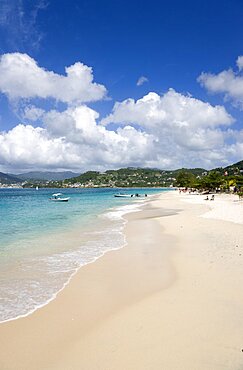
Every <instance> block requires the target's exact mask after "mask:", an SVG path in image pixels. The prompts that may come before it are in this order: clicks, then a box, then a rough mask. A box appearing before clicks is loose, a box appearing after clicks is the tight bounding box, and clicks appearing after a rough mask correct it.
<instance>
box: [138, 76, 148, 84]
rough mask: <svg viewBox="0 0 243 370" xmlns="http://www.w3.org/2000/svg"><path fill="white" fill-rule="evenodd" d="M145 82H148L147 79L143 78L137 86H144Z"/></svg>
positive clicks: (140, 78)
mask: <svg viewBox="0 0 243 370" xmlns="http://www.w3.org/2000/svg"><path fill="white" fill-rule="evenodd" d="M145 82H148V79H147V77H144V76H141V77H139V79H138V81H137V86H142V85H143V84H144V83H145Z"/></svg>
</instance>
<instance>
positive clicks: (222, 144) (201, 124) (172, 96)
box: [102, 89, 233, 168]
mask: <svg viewBox="0 0 243 370" xmlns="http://www.w3.org/2000/svg"><path fill="white" fill-rule="evenodd" d="M109 123H116V124H118V125H128V124H132V125H138V126H139V127H140V128H141V129H143V130H144V131H145V132H146V133H148V134H150V135H152V136H153V137H154V138H156V144H154V149H153V151H154V152H155V153H156V156H157V162H156V161H155V162H154V165H156V166H161V165H163V163H164V160H166V164H167V168H168V167H171V168H175V167H180V166H185V165H188V166H206V167H207V168H208V167H210V166H213V165H214V164H218V163H219V162H220V160H221V161H222V160H223V159H224V158H225V150H226V148H227V147H228V145H227V142H226V141H227V140H226V139H227V135H226V133H227V130H226V127H227V126H229V125H231V124H232V123H233V118H232V117H231V116H230V115H229V114H228V113H227V111H226V110H225V108H224V107H222V106H212V105H210V104H209V103H205V102H202V101H200V100H198V99H195V98H192V97H191V96H186V95H182V94H180V93H177V92H176V91H174V90H172V89H170V90H169V91H168V92H167V93H165V94H164V95H162V96H159V95H158V94H156V93H149V94H148V95H146V96H144V97H143V98H141V99H139V100H137V101H135V100H134V99H127V100H125V101H123V102H121V103H116V104H115V105H114V108H113V111H112V114H110V115H109V116H108V117H106V118H105V119H103V120H102V124H103V125H108V124H109Z"/></svg>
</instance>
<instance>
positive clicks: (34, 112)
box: [23, 105, 45, 121]
mask: <svg viewBox="0 0 243 370" xmlns="http://www.w3.org/2000/svg"><path fill="white" fill-rule="evenodd" d="M44 113H45V111H44V109H41V108H37V107H35V106H34V105H28V106H26V107H25V108H24V113H23V117H24V118H27V119H28V120H30V121H37V120H38V119H40V118H41V117H42V116H43V114H44Z"/></svg>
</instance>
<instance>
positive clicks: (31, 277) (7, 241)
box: [0, 188, 168, 322]
mask: <svg viewBox="0 0 243 370" xmlns="http://www.w3.org/2000/svg"><path fill="white" fill-rule="evenodd" d="M61 191H62V192H63V196H65V197H70V199H69V201H68V202H53V201H50V197H51V196H52V193H55V192H60V189H39V190H36V189H5V188H2V189H0V322H4V321H10V320H14V319H17V318H19V317H24V316H27V315H29V314H31V313H32V312H34V311H35V310H37V309H38V308H40V307H42V306H44V305H46V304H47V303H48V302H50V301H51V300H53V299H54V298H55V297H56V295H57V294H58V292H60V291H61V290H62V289H63V288H64V287H65V286H66V285H67V284H68V283H69V281H70V279H71V278H72V276H73V275H74V274H75V273H76V272H77V271H78V270H79V269H80V268H81V267H82V266H84V265H86V264H88V263H92V262H95V261H96V260H97V259H98V258H100V257H101V256H103V255H104V254H105V253H106V252H108V251H111V250H115V249H119V248H121V247H123V246H124V245H125V244H126V240H125V236H124V233H123V229H124V225H125V223H126V221H125V219H124V217H123V216H124V215H125V214H127V213H129V212H135V211H139V210H140V209H141V207H142V205H143V204H144V203H145V202H146V201H147V200H148V199H151V197H153V196H155V195H156V194H158V193H161V192H163V191H168V188H160V189H158V188H156V189H155V188H146V189H141V188H139V189H136V188H132V189H111V188H95V189H91V188H85V189H63V190H61ZM119 191H122V192H126V193H129V194H136V193H139V194H141V195H142V196H141V197H138V198H137V197H131V198H116V197H114V194H115V193H117V192H119ZM145 194H147V197H144V195H145Z"/></svg>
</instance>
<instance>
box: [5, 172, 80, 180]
mask: <svg viewBox="0 0 243 370" xmlns="http://www.w3.org/2000/svg"><path fill="white" fill-rule="evenodd" d="M78 175H79V174H78V173H75V172H71V171H62V172H50V171H49V172H48V171H43V172H42V171H32V172H26V173H19V174H17V175H11V176H15V177H17V178H19V179H21V180H23V181H25V180H38V181H62V180H65V179H69V178H71V177H75V176H78Z"/></svg>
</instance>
